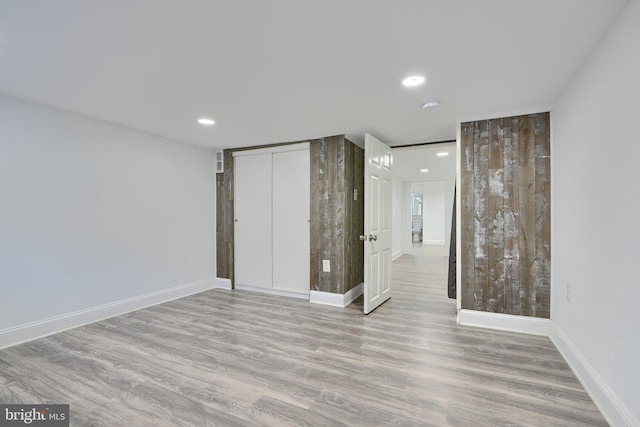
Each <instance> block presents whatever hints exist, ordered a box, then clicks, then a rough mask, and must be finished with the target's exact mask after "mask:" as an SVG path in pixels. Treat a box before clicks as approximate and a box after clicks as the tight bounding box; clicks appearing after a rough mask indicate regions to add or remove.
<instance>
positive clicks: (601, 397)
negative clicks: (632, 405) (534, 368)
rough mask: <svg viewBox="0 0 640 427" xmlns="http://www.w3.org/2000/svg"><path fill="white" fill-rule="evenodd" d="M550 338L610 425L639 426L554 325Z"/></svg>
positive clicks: (566, 337) (639, 421)
mask: <svg viewBox="0 0 640 427" xmlns="http://www.w3.org/2000/svg"><path fill="white" fill-rule="evenodd" d="M550 338H551V341H552V342H553V344H554V345H555V346H556V348H557V349H558V351H559V352H560V354H562V357H564V360H566V361H567V363H568V364H569V366H570V367H571V370H572V371H573V373H574V374H575V375H576V377H578V380H579V381H580V383H582V386H583V387H584V388H585V390H586V391H587V393H588V394H589V396H590V397H591V399H593V402H594V403H595V404H596V406H597V407H598V409H599V410H600V412H601V413H602V415H603V416H604V417H605V418H606V420H607V422H608V423H609V424H610V425H611V426H614V427H617V426H620V427H622V426H629V427H640V420H638V419H637V418H636V417H634V416H633V414H632V413H631V411H630V410H629V408H627V407H626V406H625V405H624V403H622V402H621V401H620V399H619V398H618V396H617V395H616V394H615V393H614V392H613V390H612V389H611V388H610V387H609V386H608V385H607V383H606V382H605V381H604V380H603V379H602V377H601V376H600V375H599V374H598V372H597V371H596V370H595V369H593V366H591V364H590V363H589V362H588V361H587V359H586V358H585V357H584V356H583V355H582V353H581V352H580V350H578V348H577V347H576V346H575V344H574V343H573V341H571V339H570V338H569V337H568V336H567V335H566V334H565V333H564V332H563V331H562V330H561V329H559V328H557V327H556V326H555V325H554V326H553V328H552V329H551V334H550Z"/></svg>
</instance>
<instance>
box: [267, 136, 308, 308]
mask: <svg viewBox="0 0 640 427" xmlns="http://www.w3.org/2000/svg"><path fill="white" fill-rule="evenodd" d="M309 193H310V171H309V149H308V148H307V149H302V150H297V151H287V152H282V153H274V154H273V288H274V289H281V290H286V291H292V292H300V293H306V294H307V295H308V294H309V253H310V242H309V239H310V237H309V215H310V205H311V203H310V200H309Z"/></svg>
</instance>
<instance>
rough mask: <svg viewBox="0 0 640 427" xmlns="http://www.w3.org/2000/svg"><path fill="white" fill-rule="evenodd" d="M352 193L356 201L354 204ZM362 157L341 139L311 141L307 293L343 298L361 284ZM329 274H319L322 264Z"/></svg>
mask: <svg viewBox="0 0 640 427" xmlns="http://www.w3.org/2000/svg"><path fill="white" fill-rule="evenodd" d="M354 188H355V189H356V190H357V192H358V200H353V190H354ZM363 191H364V152H363V150H362V149H361V148H359V147H358V146H356V145H355V144H353V143H351V142H350V141H348V140H346V139H345V138H344V136H332V137H326V138H320V139H315V140H312V141H311V254H310V262H311V278H310V279H311V289H312V290H317V291H323V292H333V293H338V294H343V293H345V292H347V291H348V290H350V289H351V288H353V287H354V286H356V285H358V284H359V283H361V282H362V281H363V280H364V246H363V245H362V242H360V240H359V238H358V237H359V236H360V234H362V232H363V230H364V200H363V198H362V192H363ZM325 259H327V260H329V261H330V263H331V271H330V272H326V273H325V272H323V271H322V260H325Z"/></svg>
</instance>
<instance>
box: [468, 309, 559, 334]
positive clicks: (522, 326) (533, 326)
mask: <svg viewBox="0 0 640 427" xmlns="http://www.w3.org/2000/svg"><path fill="white" fill-rule="evenodd" d="M458 323H459V324H460V325H466V326H477V327H480V328H488V329H497V330H499V331H508V332H520V333H523V334H531V335H543V336H549V335H550V334H551V320H549V319H541V318H538V317H530V316H515V315H513V314H502V313H489V312H486V311H475V310H458Z"/></svg>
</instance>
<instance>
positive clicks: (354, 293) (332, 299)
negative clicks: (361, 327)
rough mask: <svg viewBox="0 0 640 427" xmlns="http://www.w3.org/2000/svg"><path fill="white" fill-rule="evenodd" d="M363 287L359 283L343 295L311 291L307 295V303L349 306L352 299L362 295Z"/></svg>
mask: <svg viewBox="0 0 640 427" xmlns="http://www.w3.org/2000/svg"><path fill="white" fill-rule="evenodd" d="M363 285H364V284H363V283H360V284H359V285H357V286H355V287H353V288H351V289H350V290H348V291H347V292H346V293H344V294H334V293H332V292H322V291H311V292H310V293H309V302H312V303H314V304H324V305H333V306H335V307H346V306H348V305H349V304H351V303H352V302H353V300H354V299H356V298H358V297H359V296H360V295H362V290H363Z"/></svg>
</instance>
